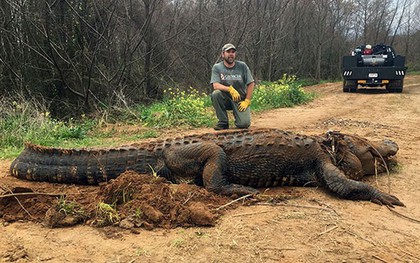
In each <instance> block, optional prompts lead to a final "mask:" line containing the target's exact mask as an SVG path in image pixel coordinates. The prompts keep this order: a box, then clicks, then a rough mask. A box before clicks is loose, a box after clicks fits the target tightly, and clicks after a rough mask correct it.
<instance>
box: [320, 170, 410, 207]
mask: <svg viewBox="0 0 420 263" xmlns="http://www.w3.org/2000/svg"><path fill="white" fill-rule="evenodd" d="M318 177H319V180H320V181H321V182H322V184H323V185H324V186H325V187H326V188H327V189H328V190H329V191H331V192H333V193H335V194H337V195H339V196H340V197H342V198H346V199H353V200H367V201H372V202H373V203H376V204H379V205H388V206H391V207H393V206H394V205H398V206H404V204H403V203H402V202H401V201H400V200H399V199H398V198H397V197H395V196H393V195H390V194H387V193H384V192H381V191H379V190H378V189H376V188H374V187H372V186H370V185H368V184H366V183H363V182H359V181H354V180H351V179H348V178H346V177H345V175H344V174H343V173H342V172H341V171H340V170H339V169H338V168H337V167H335V166H334V165H333V164H332V163H329V162H322V163H321V164H320V171H319V173H318Z"/></svg>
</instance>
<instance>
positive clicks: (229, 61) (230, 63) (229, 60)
mask: <svg viewBox="0 0 420 263" xmlns="http://www.w3.org/2000/svg"><path fill="white" fill-rule="evenodd" d="M224 59H225V61H226V63H228V64H229V65H232V64H233V62H235V59H234V58H224Z"/></svg>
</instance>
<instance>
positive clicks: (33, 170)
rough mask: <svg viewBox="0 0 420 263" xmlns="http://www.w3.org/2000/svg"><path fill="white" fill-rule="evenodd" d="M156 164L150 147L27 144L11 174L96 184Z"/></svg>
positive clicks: (60, 181) (148, 168) (26, 178)
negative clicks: (65, 146)
mask: <svg viewBox="0 0 420 263" xmlns="http://www.w3.org/2000/svg"><path fill="white" fill-rule="evenodd" d="M155 165H156V158H155V156H154V152H153V149H150V148H149V149H147V148H143V147H140V148H139V147H122V148H117V149H62V148H48V147H43V146H39V145H34V144H31V143H26V144H25V149H24V150H23V152H22V153H21V154H20V155H19V156H18V157H17V158H16V159H15V160H14V161H13V163H12V165H11V166H10V173H11V175H12V176H15V177H17V178H20V179H25V180H30V181H46V182H51V183H75V184H98V183H100V182H105V181H108V180H110V179H114V178H116V177H117V176H118V175H120V174H121V173H123V172H124V171H126V170H134V171H137V172H139V173H147V172H150V167H154V166H155Z"/></svg>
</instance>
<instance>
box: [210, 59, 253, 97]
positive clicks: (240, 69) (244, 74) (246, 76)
mask: <svg viewBox="0 0 420 263" xmlns="http://www.w3.org/2000/svg"><path fill="white" fill-rule="evenodd" d="M216 82H218V83H220V84H222V85H225V86H230V85H232V86H233V87H234V88H235V89H236V90H237V91H238V92H239V94H240V95H241V98H242V99H245V96H246V86H247V85H248V84H250V83H252V82H254V78H253V77H252V74H251V71H250V70H249V68H248V66H247V65H246V64H245V62H242V61H238V60H236V61H235V66H233V67H232V68H227V67H226V66H225V64H224V63H223V61H222V62H219V63H217V64H214V66H213V69H212V70H211V80H210V84H213V83H216Z"/></svg>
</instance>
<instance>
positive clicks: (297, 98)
mask: <svg viewBox="0 0 420 263" xmlns="http://www.w3.org/2000/svg"><path fill="white" fill-rule="evenodd" d="M295 81H296V76H287V75H283V78H282V79H280V80H278V81H275V82H273V83H267V82H265V83H262V84H261V85H258V86H257V87H256V88H255V90H254V95H253V100H252V107H253V109H254V110H256V111H260V110H266V109H272V108H281V107H292V106H294V105H299V104H303V103H307V102H309V101H311V100H312V99H313V98H314V94H312V93H308V92H305V90H304V89H303V88H302V86H301V84H299V83H296V82H295Z"/></svg>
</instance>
